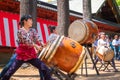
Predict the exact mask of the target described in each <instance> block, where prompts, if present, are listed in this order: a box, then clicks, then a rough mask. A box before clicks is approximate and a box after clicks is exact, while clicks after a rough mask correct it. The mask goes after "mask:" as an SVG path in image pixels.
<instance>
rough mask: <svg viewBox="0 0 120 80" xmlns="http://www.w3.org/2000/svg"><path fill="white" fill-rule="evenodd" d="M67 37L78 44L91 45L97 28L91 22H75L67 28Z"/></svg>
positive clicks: (95, 36)
mask: <svg viewBox="0 0 120 80" xmlns="http://www.w3.org/2000/svg"><path fill="white" fill-rule="evenodd" d="M68 35H69V37H70V38H72V39H74V40H75V41H77V42H79V43H80V44H91V43H93V42H94V41H95V39H96V38H97V35H98V27H97V25H96V24H95V23H94V22H92V21H85V20H76V21H74V22H73V23H72V24H71V25H70V26H69V29H68Z"/></svg>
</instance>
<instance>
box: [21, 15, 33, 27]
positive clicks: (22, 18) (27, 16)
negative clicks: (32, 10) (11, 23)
mask: <svg viewBox="0 0 120 80" xmlns="http://www.w3.org/2000/svg"><path fill="white" fill-rule="evenodd" d="M28 19H32V16H31V15H23V16H22V17H21V19H20V22H19V25H20V26H21V27H22V26H24V20H25V21H27V20H28Z"/></svg>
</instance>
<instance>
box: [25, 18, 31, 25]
mask: <svg viewBox="0 0 120 80" xmlns="http://www.w3.org/2000/svg"><path fill="white" fill-rule="evenodd" d="M32 24H33V21H32V19H31V18H30V19H28V20H27V21H25V20H24V26H27V27H32Z"/></svg>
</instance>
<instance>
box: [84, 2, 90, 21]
mask: <svg viewBox="0 0 120 80" xmlns="http://www.w3.org/2000/svg"><path fill="white" fill-rule="evenodd" d="M91 19H92V16H91V0H83V20H91Z"/></svg>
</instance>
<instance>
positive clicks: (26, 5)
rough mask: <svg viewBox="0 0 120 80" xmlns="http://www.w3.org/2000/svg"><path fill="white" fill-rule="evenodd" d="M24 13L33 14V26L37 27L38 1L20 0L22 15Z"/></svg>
mask: <svg viewBox="0 0 120 80" xmlns="http://www.w3.org/2000/svg"><path fill="white" fill-rule="evenodd" d="M23 15H31V16H32V19H33V27H35V28H36V27H37V22H36V15H37V1H36V0H20V17H21V16H23Z"/></svg>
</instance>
